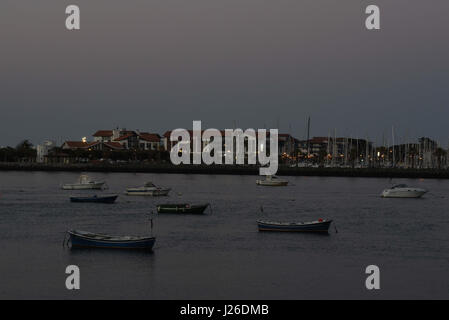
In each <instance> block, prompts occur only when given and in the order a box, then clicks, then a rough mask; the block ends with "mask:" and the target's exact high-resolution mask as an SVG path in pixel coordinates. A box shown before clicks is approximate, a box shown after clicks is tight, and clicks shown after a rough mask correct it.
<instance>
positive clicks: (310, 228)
mask: <svg viewBox="0 0 449 320" xmlns="http://www.w3.org/2000/svg"><path fill="white" fill-rule="evenodd" d="M331 223H332V220H325V221H323V222H310V223H304V224H295V223H290V224H288V223H274V222H265V221H258V222H257V225H258V228H259V231H276V232H277V231H279V232H322V233H328V232H329V227H330V225H331Z"/></svg>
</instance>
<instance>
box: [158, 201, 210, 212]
mask: <svg viewBox="0 0 449 320" xmlns="http://www.w3.org/2000/svg"><path fill="white" fill-rule="evenodd" d="M209 205H210V204H209V203H206V204H198V205H192V204H188V203H186V204H159V205H158V206H157V212H158V213H190V214H203V213H204V211H205V210H206V208H207V207H209Z"/></svg>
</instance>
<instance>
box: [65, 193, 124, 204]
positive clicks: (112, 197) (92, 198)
mask: <svg viewBox="0 0 449 320" xmlns="http://www.w3.org/2000/svg"><path fill="white" fill-rule="evenodd" d="M117 198H118V195H116V194H115V195H110V196H100V197H99V196H97V195H94V196H90V197H70V201H71V202H89V203H114V202H115V200H117Z"/></svg>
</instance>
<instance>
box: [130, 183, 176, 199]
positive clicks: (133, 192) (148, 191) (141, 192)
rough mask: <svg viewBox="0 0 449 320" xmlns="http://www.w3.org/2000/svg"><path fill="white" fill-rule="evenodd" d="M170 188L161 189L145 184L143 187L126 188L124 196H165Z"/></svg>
mask: <svg viewBox="0 0 449 320" xmlns="http://www.w3.org/2000/svg"><path fill="white" fill-rule="evenodd" d="M170 190H171V188H163V187H158V186H156V185H154V184H153V183H152V182H147V183H146V184H145V185H144V186H143V187H137V188H128V189H126V192H125V193H126V194H127V195H128V196H166V195H168V193H169V192H170Z"/></svg>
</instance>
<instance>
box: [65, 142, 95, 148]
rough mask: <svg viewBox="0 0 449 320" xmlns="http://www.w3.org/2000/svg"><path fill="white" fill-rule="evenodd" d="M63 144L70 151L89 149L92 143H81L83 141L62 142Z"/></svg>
mask: <svg viewBox="0 0 449 320" xmlns="http://www.w3.org/2000/svg"><path fill="white" fill-rule="evenodd" d="M64 144H65V145H67V147H69V148H71V149H84V148H89V147H90V146H91V145H93V143H92V142H83V141H66V142H64Z"/></svg>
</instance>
